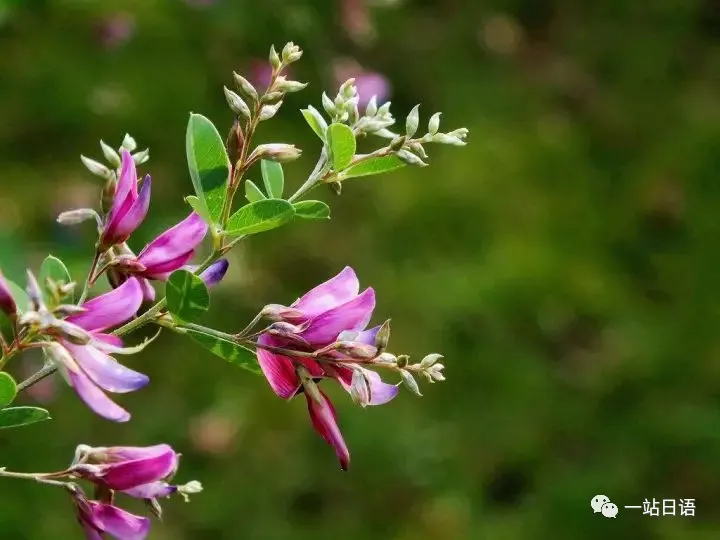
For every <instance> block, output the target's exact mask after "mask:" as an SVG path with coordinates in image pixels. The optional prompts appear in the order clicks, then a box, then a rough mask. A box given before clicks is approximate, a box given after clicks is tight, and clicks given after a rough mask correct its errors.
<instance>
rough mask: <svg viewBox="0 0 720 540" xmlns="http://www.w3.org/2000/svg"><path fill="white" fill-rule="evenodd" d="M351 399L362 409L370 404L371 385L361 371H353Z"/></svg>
mask: <svg viewBox="0 0 720 540" xmlns="http://www.w3.org/2000/svg"><path fill="white" fill-rule="evenodd" d="M350 397H351V398H352V400H353V401H354V402H355V403H357V404H358V405H360V406H361V407H366V406H367V405H368V403H370V383H369V382H368V380H367V377H366V376H365V374H364V373H363V371H362V370H361V369H355V370H353V375H352V381H351V382H350Z"/></svg>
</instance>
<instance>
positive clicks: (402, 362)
mask: <svg viewBox="0 0 720 540" xmlns="http://www.w3.org/2000/svg"><path fill="white" fill-rule="evenodd" d="M408 360H410V357H409V356H408V355H407V354H401V355H400V356H398V357H397V366H398V367H399V368H404V367H405V366H407V365H408Z"/></svg>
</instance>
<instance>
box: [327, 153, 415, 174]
mask: <svg viewBox="0 0 720 540" xmlns="http://www.w3.org/2000/svg"><path fill="white" fill-rule="evenodd" d="M402 167H405V163H403V162H402V161H401V160H400V159H399V158H397V157H396V156H394V155H390V156H382V157H371V158H368V159H365V160H363V161H361V162H360V163H357V164H356V165H352V166H351V167H348V168H347V169H346V170H344V171H343V172H342V174H341V175H340V179H341V180H344V179H346V178H356V177H358V176H371V175H373V174H382V173H385V172H390V171H394V170H396V169H400V168H402Z"/></svg>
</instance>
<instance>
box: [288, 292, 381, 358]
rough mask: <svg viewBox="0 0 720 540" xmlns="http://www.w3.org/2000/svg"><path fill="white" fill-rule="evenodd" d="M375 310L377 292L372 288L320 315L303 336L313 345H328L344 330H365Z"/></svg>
mask: <svg viewBox="0 0 720 540" xmlns="http://www.w3.org/2000/svg"><path fill="white" fill-rule="evenodd" d="M374 309H375V291H374V290H373V289H372V288H368V289H365V290H364V291H363V292H362V294H360V295H359V296H356V297H355V298H353V299H352V300H350V301H349V302H346V303H344V304H341V305H339V306H337V307H335V308H333V309H331V310H329V311H326V312H325V313H322V314H321V315H318V316H317V317H316V318H314V319H313V320H312V322H311V323H310V327H309V328H308V329H307V330H305V331H304V332H303V333H302V334H301V335H302V337H303V338H305V340H306V341H308V342H310V343H312V344H313V345H327V344H329V343H332V342H333V341H334V340H335V339H336V338H337V337H338V335H339V334H340V333H341V332H342V331H344V330H362V329H363V328H365V327H366V326H367V324H368V322H370V318H371V317H372V313H373V310H374Z"/></svg>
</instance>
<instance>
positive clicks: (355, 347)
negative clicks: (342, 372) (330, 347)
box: [334, 341, 377, 360]
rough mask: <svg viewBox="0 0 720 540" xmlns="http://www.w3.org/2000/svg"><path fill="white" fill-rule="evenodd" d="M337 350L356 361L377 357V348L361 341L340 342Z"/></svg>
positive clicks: (337, 344)
mask: <svg viewBox="0 0 720 540" xmlns="http://www.w3.org/2000/svg"><path fill="white" fill-rule="evenodd" d="M334 348H335V350H337V351H338V352H340V353H342V354H345V355H347V356H349V357H350V358H353V359H356V360H370V359H371V358H375V357H376V356H377V348H376V347H374V346H372V345H368V344H367V343H361V342H359V341H340V342H337V343H336V344H335V347H334Z"/></svg>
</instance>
